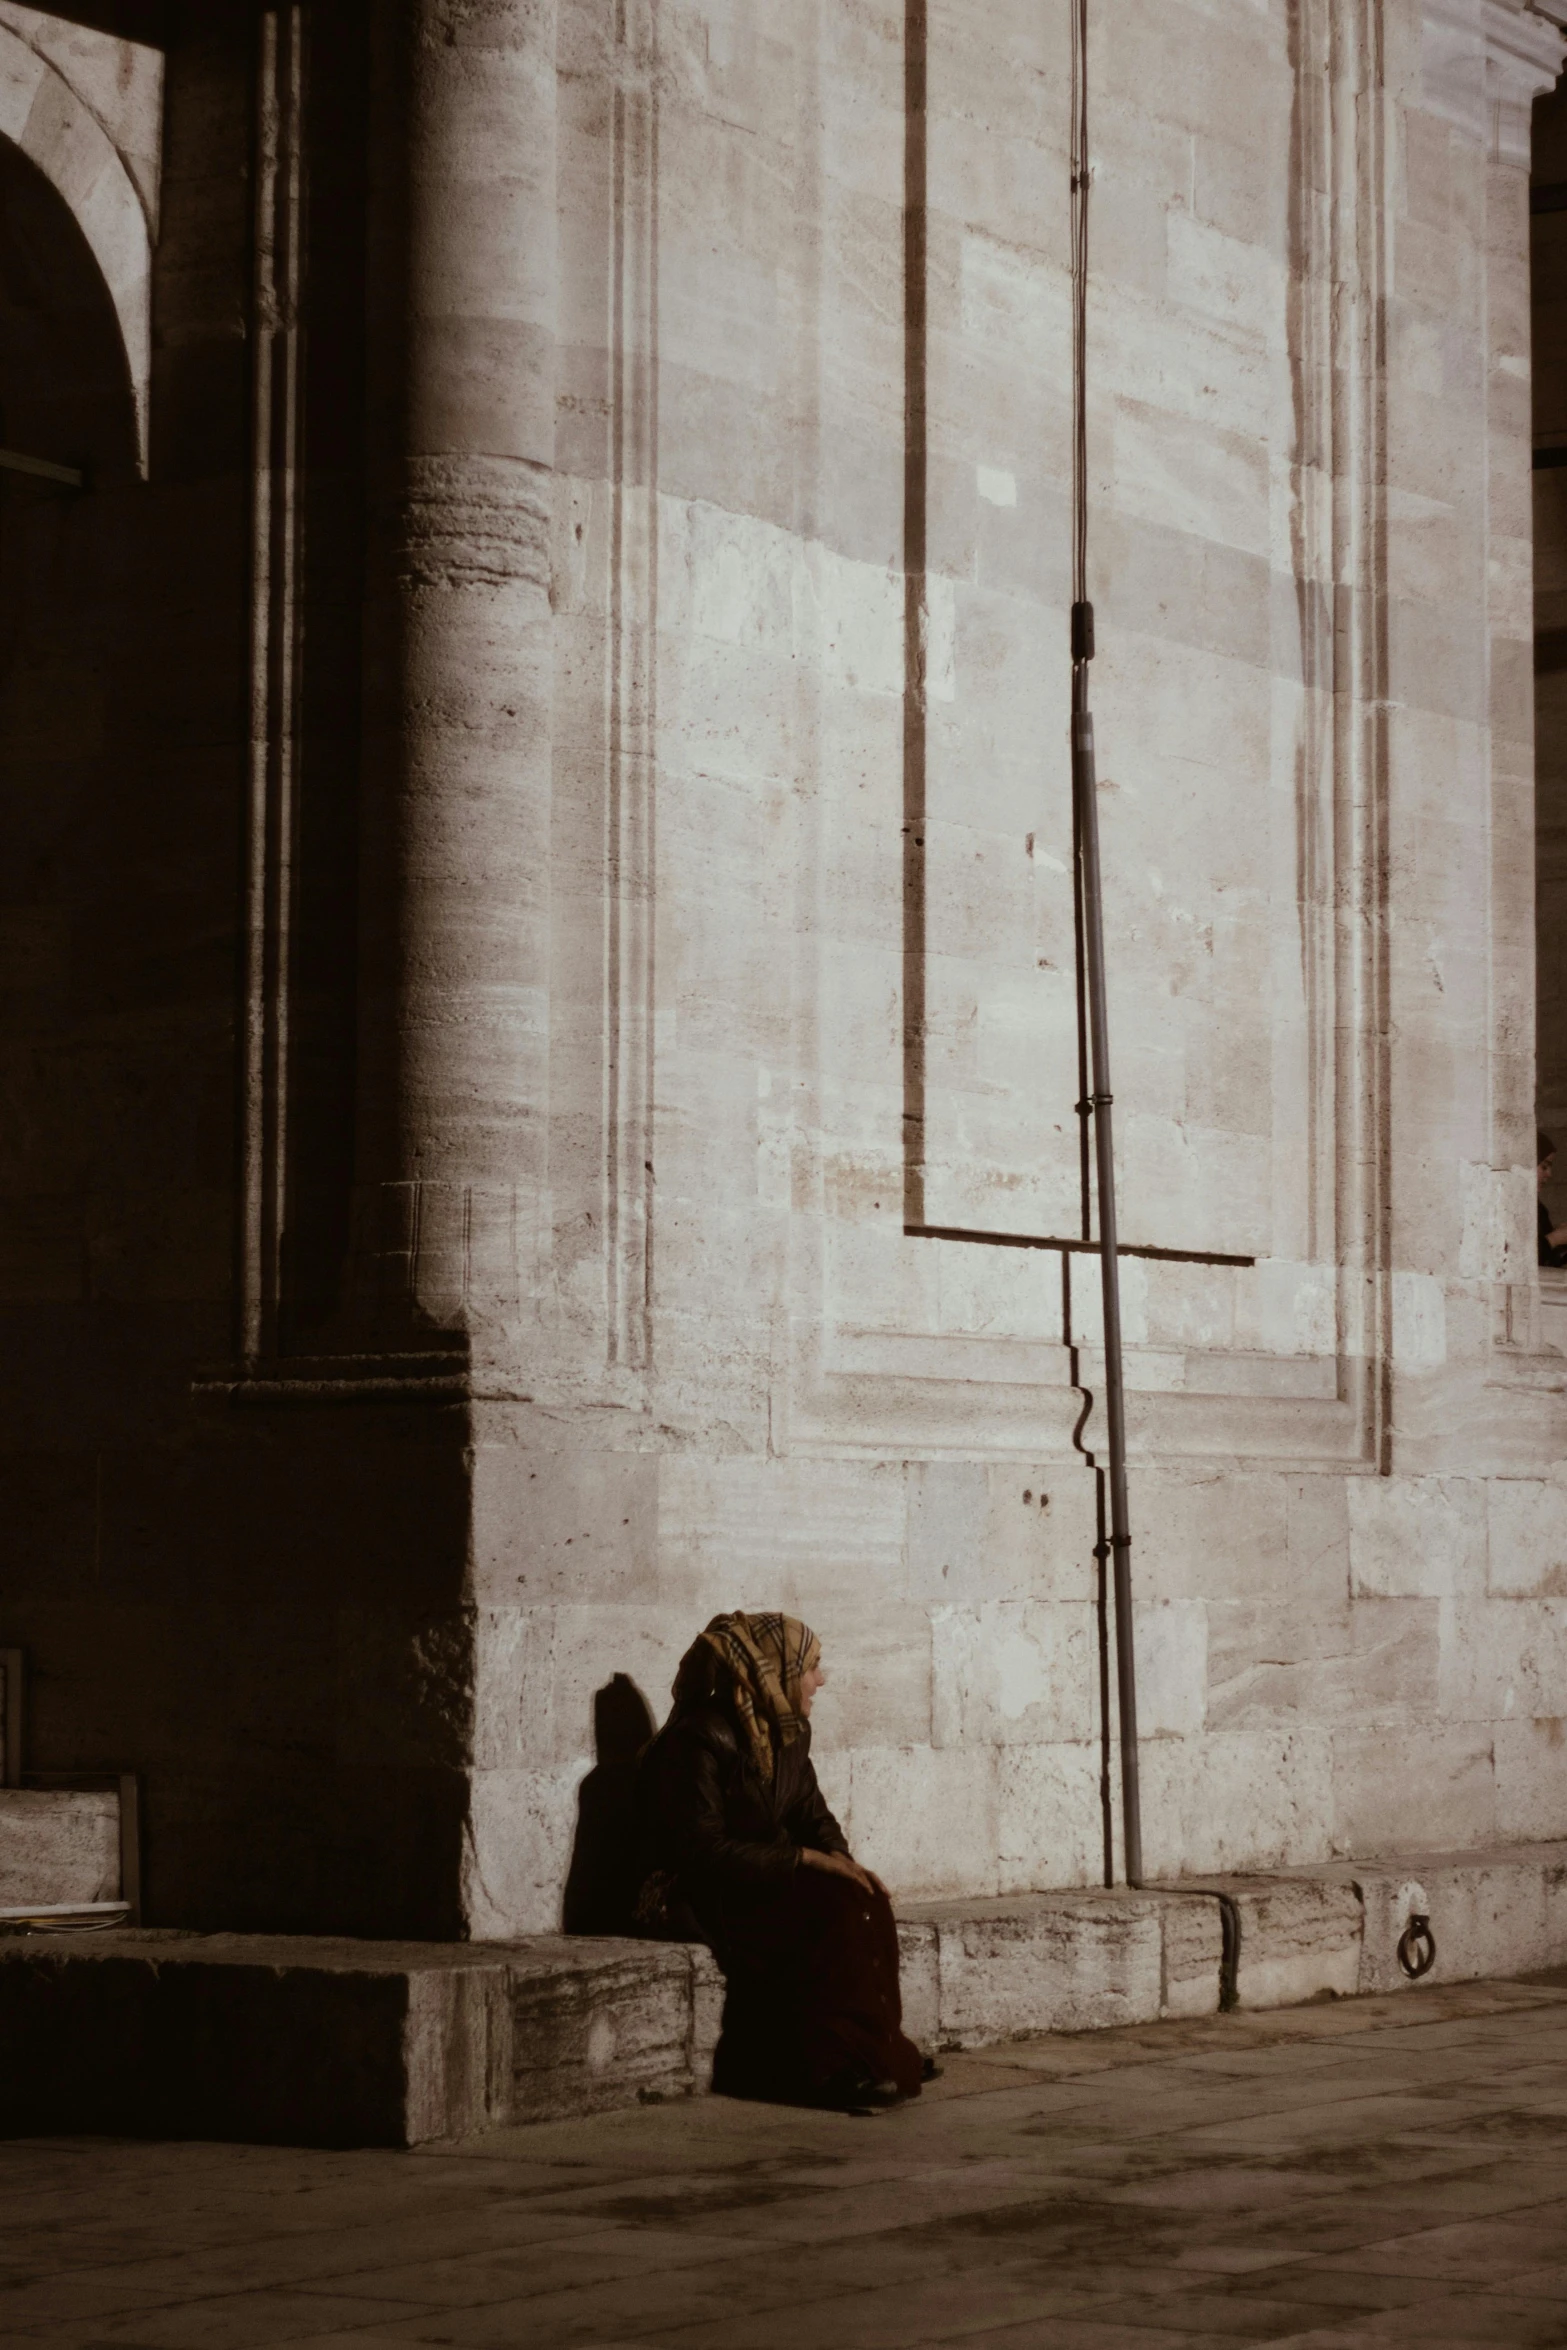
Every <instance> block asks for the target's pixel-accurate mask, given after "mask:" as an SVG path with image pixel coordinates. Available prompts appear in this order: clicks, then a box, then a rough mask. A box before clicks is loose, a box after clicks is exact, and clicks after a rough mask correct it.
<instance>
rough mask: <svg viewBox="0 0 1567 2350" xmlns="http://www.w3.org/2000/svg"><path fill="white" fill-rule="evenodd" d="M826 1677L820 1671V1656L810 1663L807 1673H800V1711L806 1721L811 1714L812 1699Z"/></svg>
mask: <svg viewBox="0 0 1567 2350" xmlns="http://www.w3.org/2000/svg"><path fill="white" fill-rule="evenodd" d="M826 1678H827V1675H826V1674H825V1673H824V1672H823V1671H822V1667H821V1660H820V1658H818V1659H817V1661H816V1663H815V1664H814V1665H812V1667H811V1669H810V1671H809V1672H808V1673H802V1674H801V1675H800V1711H801V1713H802V1714H804V1716H805V1718H806V1720H807V1721H809V1720H810V1716H811V1703H812V1700H813V1699H814V1697H815V1695H816V1692H817V1690H818V1689H820V1687H821V1685H822V1683H823V1682H824V1681H825V1680H826Z"/></svg>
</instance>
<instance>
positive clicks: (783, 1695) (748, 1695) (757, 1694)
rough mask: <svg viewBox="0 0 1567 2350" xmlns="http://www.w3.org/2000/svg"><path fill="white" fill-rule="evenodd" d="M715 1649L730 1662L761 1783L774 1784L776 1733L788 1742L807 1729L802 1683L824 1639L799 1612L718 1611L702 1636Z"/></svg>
mask: <svg viewBox="0 0 1567 2350" xmlns="http://www.w3.org/2000/svg"><path fill="white" fill-rule="evenodd" d="M704 1644H705V1645H706V1646H707V1647H709V1648H712V1649H715V1650H716V1651H717V1653H718V1655H719V1656H720V1657H721V1658H722V1660H723V1662H724V1664H725V1665H726V1666H727V1667H728V1668H729V1674H730V1678H731V1681H732V1683H733V1686H732V1688H731V1691H730V1696H731V1699H732V1702H733V1705H734V1709H735V1712H736V1713H737V1714H738V1715H739V1717H740V1727H741V1729H742V1730H743V1731H744V1732H745V1735H746V1737H747V1739H748V1740H749V1741H750V1747H751V1756H752V1760H753V1761H754V1762H755V1764H756V1767H757V1770H758V1771H759V1772H760V1773H761V1777H762V1784H763V1785H764V1786H771V1784H772V1777H773V1737H774V1735H775V1734H776V1736H777V1738H778V1741H779V1744H780V1745H782V1746H788V1745H790V1744H792V1743H793V1741H794V1740H795V1739H796V1738H798V1737H799V1735H800V1733H801V1732H802V1730H804V1728H805V1726H806V1723H805V1716H804V1714H803V1713H802V1712H801V1710H800V1683H801V1682H802V1681H803V1680H804V1678H805V1676H806V1674H807V1673H808V1672H810V1671H811V1669H812V1668H813V1666H814V1665H816V1664H817V1663H818V1662H819V1660H820V1657H821V1653H822V1644H821V1642H820V1641H819V1640H818V1639H817V1637H816V1634H815V1633H814V1632H813V1631H812V1630H811V1628H810V1626H809V1624H802V1623H801V1622H800V1621H799V1619H798V1617H796V1616H773V1615H766V1616H747V1615H741V1614H739V1613H736V1614H734V1615H728V1616H715V1617H714V1618H713V1620H712V1622H711V1623H710V1624H709V1625H708V1627H707V1630H706V1631H705V1632H704V1633H703V1634H702V1636H701V1639H700V1640H699V1641H698V1642H697V1646H698V1647H699V1648H700V1647H702V1646H703V1645H704Z"/></svg>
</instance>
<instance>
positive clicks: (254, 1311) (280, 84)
mask: <svg viewBox="0 0 1567 2350" xmlns="http://www.w3.org/2000/svg"><path fill="white" fill-rule="evenodd" d="M304 38H305V34H304V12H303V10H302V9H301V8H300V7H298V6H294V7H286V8H276V9H266V10H264V11H263V12H262V15H261V18H260V23H259V29H258V39H259V49H258V55H257V61H256V65H257V79H256V148H255V203H256V209H255V278H254V283H253V287H252V293H251V312H252V315H251V354H252V393H251V399H252V407H251V414H252V420H253V421H252V431H253V445H252V475H251V600H250V805H249V811H248V814H249V830H248V839H247V842H246V892H245V895H246V971H245V1065H244V1203H243V1217H242V1223H241V1242H240V1256H241V1262H240V1281H239V1294H240V1314H239V1319H240V1329H239V1333H238V1335H239V1345H240V1352H241V1354H242V1355H243V1357H244V1358H245V1359H246V1360H247V1361H253V1360H255V1359H256V1358H257V1357H258V1356H259V1355H260V1354H262V1353H263V1352H265V1351H268V1350H270V1349H271V1348H273V1347H274V1346H275V1345H276V1342H277V1323H278V1311H279V1304H280V1295H281V1287H282V1279H281V1259H282V1245H283V1215H284V1189H285V1164H286V1154H287V1139H288V1118H287V1100H286V1093H287V1076H288V1012H289V1002H288V998H289V968H290V962H291V954H290V941H291V936H292V928H293V896H294V890H293V876H294V833H295V786H296V770H297V766H298V740H299V617H300V616H299V571H300V559H301V544H300V518H299V489H300V480H299V476H300V462H301V451H300V446H299V440H300V372H301V357H302V354H301V348H300V340H301V337H300V294H301V284H302V277H303V269H304V201H305V196H304V77H305V61H304Z"/></svg>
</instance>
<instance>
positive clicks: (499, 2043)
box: [0, 1929, 723, 2146]
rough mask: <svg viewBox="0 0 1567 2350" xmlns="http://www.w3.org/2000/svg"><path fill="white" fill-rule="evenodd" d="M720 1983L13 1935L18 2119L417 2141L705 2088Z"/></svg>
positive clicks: (704, 1976) (611, 1951)
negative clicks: (505, 2123)
mask: <svg viewBox="0 0 1567 2350" xmlns="http://www.w3.org/2000/svg"><path fill="white" fill-rule="evenodd" d="M722 1992H723V1985H722V1980H721V1978H720V1976H719V1973H718V1970H717V1968H716V1967H715V1966H714V1964H713V1961H712V1958H711V1956H710V1955H709V1953H708V1952H707V1951H706V1950H704V1949H700V1948H695V1947H692V1946H690V1945H688V1944H685V1943H655V1942H616V1941H608V1940H605V1941H590V1940H576V1939H568V1938H567V1937H565V1936H555V1937H542V1936H541V1937H539V1938H538V1939H536V1940H530V1941H525V1942H514V1943H508V1942H482V1943H458V1942H437V1943H428V1942H426V1943H401V1942H358V1941H350V1940H346V1939H344V1940H335V1939H331V1938H328V1937H325V1936H319V1937H318V1936H314V1935H298V1936H295V1935H268V1934H181V1933H175V1932H169V1931H157V1930H148V1929H140V1930H133V1931H123V1932H114V1933H105V1934H93V1935H84V1934H71V1935H59V1936H54V1935H49V1934H29V1935H26V1936H23V1937H18V1938H16V1939H13V1940H0V2126H3V2128H4V2129H5V2131H6V2132H7V2133H8V2134H10V2135H12V2136H25V2135H28V2134H31V2133H35V2132H39V2133H47V2132H56V2133H57V2132H61V2131H68V2132H84V2131H86V2132H108V2133H111V2134H116V2135H127V2136H136V2137H159V2138H238V2139H245V2140H250V2141H253V2142H255V2143H258V2144H282V2145H301V2146H411V2145H417V2144H420V2143H422V2142H424V2141H426V2140H429V2139H432V2138H452V2137H462V2136H465V2135H467V2134H469V2133H471V2132H473V2131H475V2130H482V2129H486V2128H489V2127H491V2126H493V2125H495V2124H497V2123H502V2122H516V2121H543V2120H547V2119H550V2118H552V2117H553V2116H556V2115H561V2114H572V2113H590V2112H596V2111H599V2110H601V2109H603V2108H604V2107H607V2106H613V2105H623V2104H634V2103H636V2101H637V2100H638V2098H656V2097H684V2096H689V2095H690V2094H691V2093H692V2091H693V2090H695V2089H697V2088H703V2087H705V2086H706V2084H707V2079H708V2073H709V2069H710V2065H711V2058H712V2051H713V2047H714V2045H715V2043H716V2041H717V2038H718V2015H719V2009H720V2006H721V2003H722Z"/></svg>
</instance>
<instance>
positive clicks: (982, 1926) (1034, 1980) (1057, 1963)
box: [903, 1893, 1164, 2048]
mask: <svg viewBox="0 0 1567 2350" xmlns="http://www.w3.org/2000/svg"><path fill="white" fill-rule="evenodd" d="M1161 1907H1162V1905H1161V1903H1160V1901H1159V1899H1158V1898H1157V1896H1149V1895H1137V1894H1130V1893H1122V1894H1093V1893H1082V1894H1062V1893H1058V1894H1048V1895H1035V1896H1033V1897H1032V1898H1030V1897H1027V1896H1024V1897H1022V1898H1018V1899H1014V1900H1010V1901H994V1902H981V1903H978V1904H973V1903H970V1904H965V1905H963V1906H962V1907H961V1908H960V1907H957V1906H956V1905H954V1906H952V1907H945V1908H944V1907H941V1906H937V1905H934V1904H932V1905H926V1906H924V1907H921V1908H916V1909H914V1910H912V1911H905V1912H904V1913H903V1914H904V1916H905V1917H906V1918H907V1919H909V1920H910V1921H913V1920H919V1921H921V1922H924V1923H928V1924H930V1925H932V1926H933V1927H934V1928H935V1931H936V1941H937V1968H938V1973H939V1985H938V2000H937V2012H938V2021H939V2030H940V2036H941V2039H942V2040H943V2041H944V2042H949V2043H950V2044H951V2045H952V2046H954V2047H960V2048H977V2047H981V2046H983V2045H984V2044H985V2043H986V2042H987V2041H990V2040H1002V2039H1006V2038H1008V2037H1009V2036H1010V2035H1013V2034H1015V2033H1018V2032H1049V2031H1090V2030H1094V2029H1097V2028H1099V2027H1100V2026H1103V2025H1106V2024H1109V2023H1137V2022H1142V2021H1146V2020H1150V2019H1152V2018H1153V2017H1155V2016H1157V2015H1158V2014H1159V2012H1160V2007H1161V2002H1162V1998H1163V1988H1164V1961H1163V1925H1162V1917H1161Z"/></svg>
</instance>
